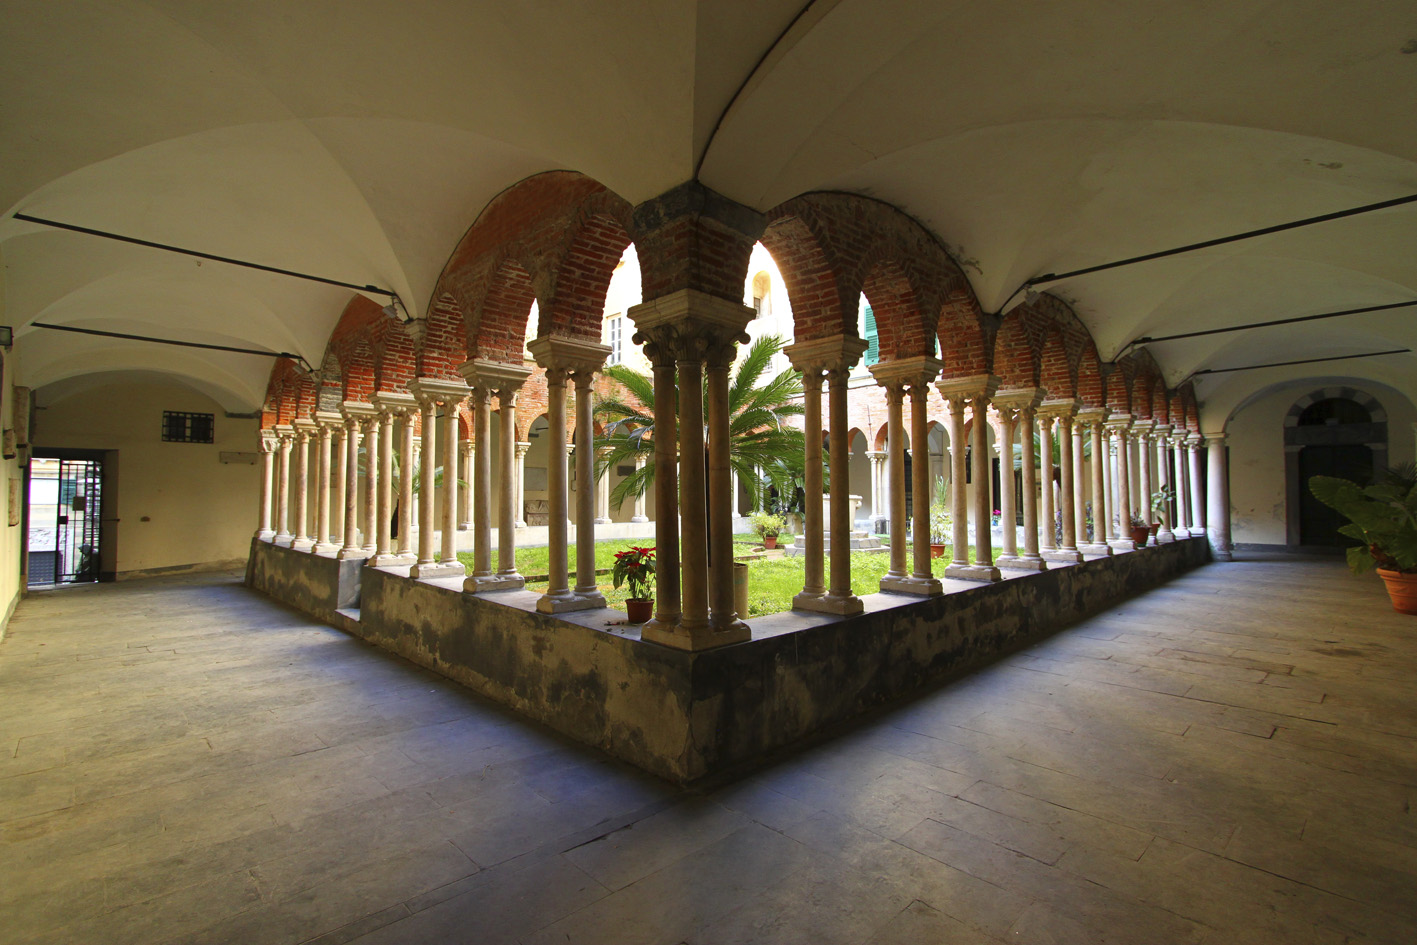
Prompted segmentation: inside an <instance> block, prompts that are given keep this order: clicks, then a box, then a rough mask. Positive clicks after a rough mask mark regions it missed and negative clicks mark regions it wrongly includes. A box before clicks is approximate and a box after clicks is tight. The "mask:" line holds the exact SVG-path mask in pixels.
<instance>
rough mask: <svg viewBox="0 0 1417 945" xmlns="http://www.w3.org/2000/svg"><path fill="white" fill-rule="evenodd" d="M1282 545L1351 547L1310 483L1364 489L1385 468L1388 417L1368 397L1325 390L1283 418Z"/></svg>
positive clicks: (1339, 519) (1337, 518) (1338, 519)
mask: <svg viewBox="0 0 1417 945" xmlns="http://www.w3.org/2000/svg"><path fill="white" fill-rule="evenodd" d="M1284 450H1285V474H1286V475H1285V478H1286V493H1287V502H1286V504H1287V513H1288V514H1287V516H1286V518H1287V528H1286V533H1287V544H1288V545H1289V546H1290V547H1291V548H1294V549H1312V550H1334V549H1339V548H1344V547H1347V546H1348V545H1351V544H1353V540H1352V539H1351V538H1346V537H1344V536H1343V535H1340V534H1339V533H1338V529H1339V528H1341V527H1342V526H1343V524H1344V523H1345V522H1346V521H1347V520H1346V519H1344V518H1343V516H1341V515H1339V514H1338V513H1337V512H1335V511H1334V510H1333V509H1331V508H1329V507H1328V506H1326V505H1324V504H1323V503H1322V502H1320V501H1319V500H1318V499H1316V498H1314V495H1313V493H1312V492H1310V491H1309V488H1308V483H1309V480H1310V479H1311V478H1312V477H1314V476H1340V477H1342V478H1344V479H1352V480H1354V481H1355V482H1359V483H1367V482H1370V481H1371V480H1372V479H1373V477H1374V476H1376V475H1377V474H1379V473H1381V472H1382V470H1383V469H1385V468H1386V467H1387V411H1385V410H1384V409H1383V407H1382V405H1381V404H1380V403H1378V401H1377V400H1376V399H1375V398H1373V397H1372V396H1371V395H1369V394H1366V393H1364V392H1362V391H1358V390H1354V389H1353V388H1350V387H1326V388H1324V389H1322V390H1317V391H1314V392H1313V393H1311V394H1309V395H1307V396H1305V397H1302V398H1300V399H1299V400H1298V401H1296V402H1295V403H1294V406H1293V407H1291V408H1290V409H1289V413H1288V415H1286V416H1285V418H1284Z"/></svg>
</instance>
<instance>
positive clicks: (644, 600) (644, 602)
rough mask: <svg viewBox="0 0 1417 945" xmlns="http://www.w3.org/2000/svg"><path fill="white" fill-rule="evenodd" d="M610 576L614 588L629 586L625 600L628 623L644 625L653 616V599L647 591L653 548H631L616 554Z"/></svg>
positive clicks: (652, 564) (651, 570)
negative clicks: (628, 593)
mask: <svg viewBox="0 0 1417 945" xmlns="http://www.w3.org/2000/svg"><path fill="white" fill-rule="evenodd" d="M610 576H611V578H612V579H613V580H614V581H615V586H616V588H618V587H619V586H620V585H621V584H629V585H630V596H629V597H628V598H627V599H626V600H625V611H626V613H628V614H629V618H630V623H644V622H645V621H646V620H648V619H649V618H650V617H652V616H654V597H652V596H651V595H650V591H649V582H650V580H651V579H652V578H653V577H654V549H653V548H631V549H629V550H628V551H621V552H618V553H616V555H615V565H614V566H613V567H612V568H611V569H610Z"/></svg>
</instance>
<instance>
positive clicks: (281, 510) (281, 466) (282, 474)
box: [273, 423, 295, 546]
mask: <svg viewBox="0 0 1417 945" xmlns="http://www.w3.org/2000/svg"><path fill="white" fill-rule="evenodd" d="M273 429H274V430H275V434H276V439H277V441H278V442H279V444H280V447H279V448H280V452H279V453H277V454H276V534H275V543H276V544H277V545H287V546H288V545H289V544H290V542H291V539H292V538H294V537H295V536H294V535H292V534H291V533H290V449H291V447H292V446H293V445H294V442H295V427H293V426H291V425H290V424H288V423H278V424H276V426H275V427H274V428H273Z"/></svg>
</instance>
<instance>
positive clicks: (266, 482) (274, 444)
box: [256, 430, 280, 541]
mask: <svg viewBox="0 0 1417 945" xmlns="http://www.w3.org/2000/svg"><path fill="white" fill-rule="evenodd" d="M256 448H257V449H258V450H259V451H260V454H261V498H260V502H259V504H258V505H257V507H256V513H257V524H256V538H257V539H258V540H259V541H270V540H271V539H273V538H275V537H276V532H275V529H274V528H272V527H271V493H272V490H273V488H274V485H275V455H276V451H277V450H278V449H279V448H280V441H279V440H278V439H277V438H276V437H275V435H274V434H273V433H271V431H269V430H262V431H261V435H260V439H259V440H258V441H257V446H256Z"/></svg>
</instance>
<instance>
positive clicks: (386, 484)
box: [367, 391, 418, 567]
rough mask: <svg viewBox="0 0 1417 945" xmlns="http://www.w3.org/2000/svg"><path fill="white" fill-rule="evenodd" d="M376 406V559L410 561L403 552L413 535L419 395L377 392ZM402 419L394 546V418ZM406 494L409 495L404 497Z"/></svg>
mask: <svg viewBox="0 0 1417 945" xmlns="http://www.w3.org/2000/svg"><path fill="white" fill-rule="evenodd" d="M374 408H375V409H376V410H377V411H378V417H377V420H376V423H377V426H376V427H375V438H376V439H377V440H378V455H377V459H378V462H377V465H376V463H375V461H374V460H375V455H374V451H373V450H370V451H369V458H368V460H367V463H368V466H369V469H370V470H377V477H378V485H377V489H376V490H375V493H376V501H375V503H374V505H375V512H374V517H375V519H376V521H375V543H374V560H373V562H372V563H373V564H374V565H375V566H376V567H383V566H386V565H403V564H408V563H409V559H408V556H407V555H406V554H404V553H403V551H404V549H406V548H411V544H410V536H409V535H408V532H409V530H410V525H411V516H410V515H409V514H408V511H407V508H408V503H409V502H411V501H412V498H413V467H412V457H411V456H410V453H411V452H412V446H411V443H412V439H413V416H414V414H415V413H417V411H418V401H417V399H416V398H415V397H414V396H413V395H412V394H409V393H405V392H404V391H380V392H379V393H377V394H375V395H374ZM396 420H397V421H398V422H399V426H400V427H401V428H402V429H401V432H402V433H403V436H402V437H400V456H399V476H398V479H399V496H398V510H399V530H398V531H399V548H398V549H395V548H394V543H393V517H394V422H395V421H396ZM405 495H406V496H407V499H405Z"/></svg>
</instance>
